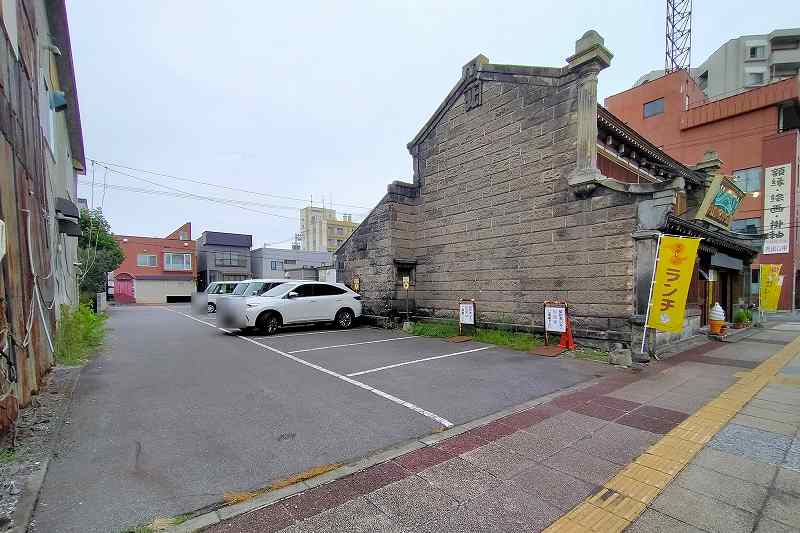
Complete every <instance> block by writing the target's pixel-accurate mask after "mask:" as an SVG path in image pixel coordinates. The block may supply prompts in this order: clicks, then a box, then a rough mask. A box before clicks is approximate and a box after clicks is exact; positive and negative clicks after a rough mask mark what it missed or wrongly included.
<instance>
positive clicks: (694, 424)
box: [677, 415, 728, 431]
mask: <svg viewBox="0 0 800 533" xmlns="http://www.w3.org/2000/svg"><path fill="white" fill-rule="evenodd" d="M727 423H728V421H727V420H724V421H723V420H712V419H710V418H705V417H702V416H698V415H692V416H690V417H689V418H687V419H686V420H684V421H683V422H681V423H680V424H678V426H677V427H679V428H681V429H686V430H689V431H702V430H720V429H722V428H723V427H725V424H727Z"/></svg>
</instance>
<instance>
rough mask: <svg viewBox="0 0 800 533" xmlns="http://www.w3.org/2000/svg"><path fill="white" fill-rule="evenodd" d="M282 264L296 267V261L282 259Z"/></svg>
mask: <svg viewBox="0 0 800 533" xmlns="http://www.w3.org/2000/svg"><path fill="white" fill-rule="evenodd" d="M283 264H284V265H296V264H297V259H284V260H283Z"/></svg>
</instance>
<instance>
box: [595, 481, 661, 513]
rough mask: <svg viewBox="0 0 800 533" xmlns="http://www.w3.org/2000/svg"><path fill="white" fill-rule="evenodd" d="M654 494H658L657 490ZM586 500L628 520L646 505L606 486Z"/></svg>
mask: <svg viewBox="0 0 800 533" xmlns="http://www.w3.org/2000/svg"><path fill="white" fill-rule="evenodd" d="M628 486H630V485H628ZM656 494H658V491H657V490H656ZM588 501H589V503H591V504H592V505H594V506H595V507H599V508H600V509H603V510H604V511H608V512H610V513H613V514H614V515H616V516H618V517H620V518H624V519H625V520H628V521H631V520H634V519H635V518H636V517H637V516H639V514H640V513H641V512H642V511H643V510H644V508H645V507H646V505H645V504H644V503H643V502H641V501H639V500H638V499H634V498H631V497H630V496H627V495H625V494H622V493H620V492H618V491H616V490H614V489H611V488H608V487H604V488H601V489H600V491H599V492H598V493H597V494H595V495H594V496H592V497H590V498H589V500H588Z"/></svg>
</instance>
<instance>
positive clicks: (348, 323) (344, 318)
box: [336, 309, 355, 329]
mask: <svg viewBox="0 0 800 533" xmlns="http://www.w3.org/2000/svg"><path fill="white" fill-rule="evenodd" d="M354 321H355V315H353V312H352V311H351V310H349V309H342V310H340V311H339V312H338V313H336V326H337V327H339V328H341V329H348V328H351V327H353V322H354Z"/></svg>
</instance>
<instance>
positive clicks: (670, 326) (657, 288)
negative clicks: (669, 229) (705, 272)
mask: <svg viewBox="0 0 800 533" xmlns="http://www.w3.org/2000/svg"><path fill="white" fill-rule="evenodd" d="M699 245H700V239H695V238H688V237H673V236H672V235H662V236H661V239H660V240H659V247H658V258H657V263H656V272H655V276H654V278H653V287H652V288H651V290H650V308H649V316H648V318H647V327H648V328H653V329H658V330H661V331H672V332H675V333H680V332H681V331H683V318H684V314H685V311H686V296H687V295H688V294H689V285H691V283H692V274H693V273H694V263H695V259H696V258H697V248H698V246H699Z"/></svg>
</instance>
